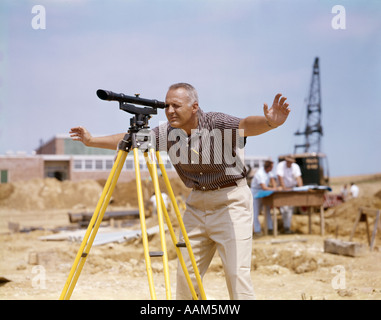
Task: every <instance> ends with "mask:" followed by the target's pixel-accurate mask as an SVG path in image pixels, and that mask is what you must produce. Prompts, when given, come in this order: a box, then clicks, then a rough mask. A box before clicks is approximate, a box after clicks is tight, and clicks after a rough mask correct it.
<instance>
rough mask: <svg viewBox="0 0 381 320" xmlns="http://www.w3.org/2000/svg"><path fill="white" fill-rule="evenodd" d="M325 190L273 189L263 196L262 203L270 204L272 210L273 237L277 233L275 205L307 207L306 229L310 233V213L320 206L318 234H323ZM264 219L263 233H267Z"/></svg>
mask: <svg viewBox="0 0 381 320" xmlns="http://www.w3.org/2000/svg"><path fill="white" fill-rule="evenodd" d="M325 191H326V190H324V189H323V190H320V189H317V190H312V189H311V190H308V191H275V192H273V193H272V194H271V195H269V196H267V197H263V198H261V199H262V204H263V205H264V206H270V208H272V211H273V224H274V230H273V233H274V237H276V236H277V234H278V224H277V219H276V210H275V209H276V207H282V206H295V207H309V208H310V210H309V211H308V231H309V233H310V234H311V229H312V228H311V215H312V212H313V208H314V207H319V208H320V234H321V235H322V236H324V208H323V203H324V193H325ZM264 221H265V228H264V229H265V234H267V221H266V217H265V219H264Z"/></svg>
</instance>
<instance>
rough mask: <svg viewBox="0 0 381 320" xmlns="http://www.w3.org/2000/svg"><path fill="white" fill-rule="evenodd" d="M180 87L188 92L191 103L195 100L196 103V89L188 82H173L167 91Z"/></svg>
mask: <svg viewBox="0 0 381 320" xmlns="http://www.w3.org/2000/svg"><path fill="white" fill-rule="evenodd" d="M180 88H183V89H185V90H186V91H187V92H188V96H189V100H190V103H191V104H193V103H195V102H197V103H198V94H197V91H196V89H195V88H194V87H193V86H192V85H190V84H189V83H185V82H179V83H175V84H173V85H171V86H170V87H169V89H168V91H170V90H176V89H180Z"/></svg>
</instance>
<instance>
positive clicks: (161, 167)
mask: <svg viewBox="0 0 381 320" xmlns="http://www.w3.org/2000/svg"><path fill="white" fill-rule="evenodd" d="M156 158H157V160H158V162H159V166H160V170H161V173H162V175H163V178H164V182H165V186H166V188H167V190H168V193H169V197H170V199H171V202H172V204H173V208H174V210H175V213H176V218H177V220H178V222H179V225H180V230H181V233H182V235H183V237H184V241H185V245H186V247H187V250H188V254H189V258H190V260H191V262H192V266H193V270H194V274H195V276H196V281H197V284H198V288H199V290H200V295H201V299H202V300H206V295H205V291H204V286H203V285H202V280H201V276H200V272H199V270H198V268H197V263H196V259H195V257H194V254H193V251H192V247H191V245H190V242H189V238H188V234H187V231H186V230H185V226H184V223H183V219H182V217H181V213H180V210H179V207H178V206H177V202H176V198H175V195H174V193H173V190H172V187H171V183H170V182H169V179H168V175H167V172H166V170H165V167H164V164H163V161H162V159H161V156H160V152H159V151H156Z"/></svg>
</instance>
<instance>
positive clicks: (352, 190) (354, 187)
mask: <svg viewBox="0 0 381 320" xmlns="http://www.w3.org/2000/svg"><path fill="white" fill-rule="evenodd" d="M349 192H350V194H351V197H352V198H357V197H358V196H359V193H360V189H359V187H358V186H357V185H356V184H355V183H354V182H351V187H350V189H349Z"/></svg>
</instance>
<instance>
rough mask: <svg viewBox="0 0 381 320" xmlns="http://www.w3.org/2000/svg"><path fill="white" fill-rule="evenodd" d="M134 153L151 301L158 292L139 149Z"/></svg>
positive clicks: (135, 149) (134, 149)
mask: <svg viewBox="0 0 381 320" xmlns="http://www.w3.org/2000/svg"><path fill="white" fill-rule="evenodd" d="M133 151H134V164H135V175H136V189H137V194H138V204H139V218H140V227H141V230H142V242H143V249H144V259H145V261H146V270H147V276H148V285H149V291H150V294H151V299H152V300H156V292H155V287H154V284H153V275H152V268H151V258H150V255H149V249H148V237H147V227H146V218H145V213H144V203H143V190H142V182H141V176H140V165H139V154H138V148H133Z"/></svg>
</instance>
